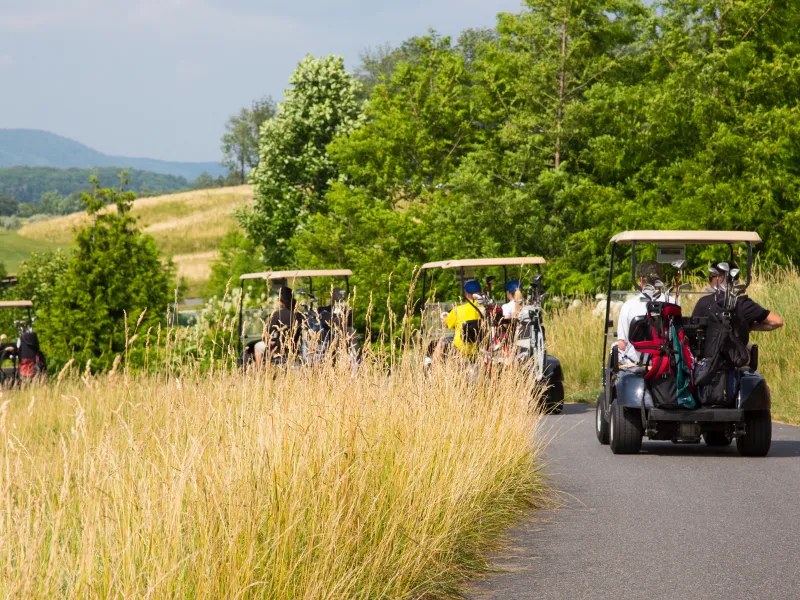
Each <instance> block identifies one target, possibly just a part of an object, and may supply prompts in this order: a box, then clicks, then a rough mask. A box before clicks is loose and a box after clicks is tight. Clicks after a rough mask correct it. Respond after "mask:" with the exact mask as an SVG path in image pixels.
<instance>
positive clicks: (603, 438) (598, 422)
mask: <svg viewBox="0 0 800 600" xmlns="http://www.w3.org/2000/svg"><path fill="white" fill-rule="evenodd" d="M605 400H606V393H605V392H600V395H599V396H598V397H597V408H596V409H595V419H594V424H595V425H594V429H595V433H597V441H598V442H600V443H601V444H603V445H604V446H608V420H606V417H605V415H604V414H603V404H604V403H605Z"/></svg>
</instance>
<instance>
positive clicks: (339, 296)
mask: <svg viewBox="0 0 800 600" xmlns="http://www.w3.org/2000/svg"><path fill="white" fill-rule="evenodd" d="M346 299H347V294H346V293H345V291H344V290H343V289H342V288H338V287H335V288H333V289H332V290H331V304H336V303H337V302H344V301H345V300H346Z"/></svg>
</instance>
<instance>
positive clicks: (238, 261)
mask: <svg viewBox="0 0 800 600" xmlns="http://www.w3.org/2000/svg"><path fill="white" fill-rule="evenodd" d="M219 254H220V256H219V258H218V259H217V260H216V262H215V263H214V264H213V265H211V279H210V280H209V282H208V289H207V293H208V296H216V297H217V298H222V297H224V296H225V294H226V292H230V290H232V289H233V288H235V287H237V286H238V285H239V277H240V276H241V275H244V274H245V273H256V272H258V271H263V270H265V267H264V263H262V262H261V260H260V257H259V251H258V249H257V248H256V245H255V244H254V243H253V240H251V239H250V238H248V237H245V236H244V235H243V234H242V232H241V231H239V230H238V229H234V230H232V231H229V232H228V233H227V234H226V235H225V237H224V238H223V240H222V243H221V244H220V247H219ZM261 287H262V288H263V287H264V285H263V282H262V283H261Z"/></svg>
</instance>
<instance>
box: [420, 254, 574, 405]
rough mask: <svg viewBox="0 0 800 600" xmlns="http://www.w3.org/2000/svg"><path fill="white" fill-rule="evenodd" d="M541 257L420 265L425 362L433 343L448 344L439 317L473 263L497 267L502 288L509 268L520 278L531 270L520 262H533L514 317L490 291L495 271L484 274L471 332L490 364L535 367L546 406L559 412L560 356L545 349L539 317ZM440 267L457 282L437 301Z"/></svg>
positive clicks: (448, 336) (561, 394)
mask: <svg viewBox="0 0 800 600" xmlns="http://www.w3.org/2000/svg"><path fill="white" fill-rule="evenodd" d="M545 262H546V261H545V260H544V259H543V258H541V257H514V258H471V259H460V260H444V261H437V262H430V263H426V264H424V265H422V305H421V312H422V319H421V329H422V331H423V333H424V335H425V336H426V340H428V348H427V355H426V358H425V360H426V362H427V363H430V361H431V360H432V355H433V354H434V352H435V351H436V349H437V348H438V349H441V348H449V347H450V346H451V344H452V342H453V336H454V332H453V331H452V330H450V329H447V328H446V327H444V326H443V324H442V321H443V319H444V318H445V317H446V316H447V314H448V313H449V312H450V310H452V309H453V307H455V306H456V305H457V304H458V303H459V301H460V297H461V287H462V285H463V284H464V282H465V281H467V280H468V279H474V278H475V269H485V270H491V269H493V270H499V269H502V274H503V275H502V276H503V280H502V282H503V286H501V288H500V289H501V294H502V293H504V291H503V290H504V287H505V283H506V282H508V281H509V269H510V268H512V269H516V270H518V272H519V281H520V284H521V282H522V279H523V278H525V277H526V276H527V275H530V272H529V271H528V272H526V269H525V267H536V274H535V275H533V277H532V278H531V280H530V283H529V285H528V287H527V289H526V288H524V287H522V286H521V287H520V292H521V295H522V298H521V299H520V300H519V306H518V313H517V314H516V316H515V317H514V318H508V317H506V318H504V317H503V313H502V310H501V305H502V304H504V303H505V298H503V300H502V301H496V300H495V299H494V298H493V297H492V293H493V285H494V282H495V281H496V280H497V277H496V276H495V275H488V276H486V277H485V278H484V283H483V286H482V287H483V292H482V293H481V294H476V295H474V299H475V301H476V304H477V306H478V307H480V309H481V312H482V313H483V315H484V319H483V323H481V325H483V327H482V333H475V334H474V337H475V341H476V342H477V343H478V345H479V347H480V349H481V353H480V356H479V360H481V361H483V363H484V364H485V365H487V366H488V367H489V368H492V367H493V366H494V365H498V366H502V364H504V363H507V362H508V361H515V362H517V361H520V362H524V363H526V364H530V365H531V367H532V368H536V369H537V371H536V377H537V379H538V380H539V381H544V383H545V385H546V386H547V393H546V398H545V403H546V409H547V410H548V412H554V413H558V412H561V409H562V408H563V406H564V377H563V373H562V370H561V363H560V362H559V360H558V359H557V358H555V357H554V356H551V355H549V354H547V352H546V350H545V328H544V325H543V322H542V305H541V303H542V301H543V300H544V298H545V296H546V294H544V293H543V284H542V272H541V267H542V265H544V264H545ZM441 271H451V272H452V273H451V276H452V275H455V280H456V283H457V284H458V285H457V289H458V291H457V298H456V300H455V301H441V300H437V299H436V297H435V290H434V288H433V284H434V280H435V275H436V273H437V272H441ZM429 285H430V287H429ZM431 291H434V294H433V297H432V298H431V299H428V295H429V292H431ZM469 325H472V323H471V322H467V323H465V324H464V327H468V326H469ZM463 335H464V339H468V338H470V337H473V336H470V335H469V334H467V333H466V330H465V333H464V334H463Z"/></svg>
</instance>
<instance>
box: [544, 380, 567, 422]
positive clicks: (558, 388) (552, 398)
mask: <svg viewBox="0 0 800 600" xmlns="http://www.w3.org/2000/svg"><path fill="white" fill-rule="evenodd" d="M562 410H564V382H563V381H556V382H555V383H551V384H550V387H548V388H547V407H546V412H547V414H548V415H560V414H561V411H562Z"/></svg>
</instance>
